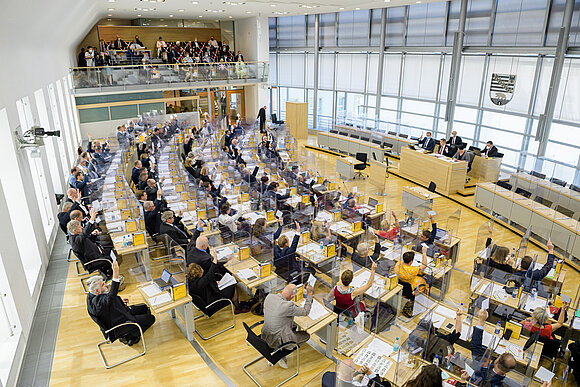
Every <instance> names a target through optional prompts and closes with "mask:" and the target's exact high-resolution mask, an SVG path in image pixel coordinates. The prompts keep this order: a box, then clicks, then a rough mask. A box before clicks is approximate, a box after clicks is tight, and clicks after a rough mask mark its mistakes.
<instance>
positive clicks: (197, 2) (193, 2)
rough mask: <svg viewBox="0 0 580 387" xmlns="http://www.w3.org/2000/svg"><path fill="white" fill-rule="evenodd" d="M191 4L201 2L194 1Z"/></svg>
mask: <svg viewBox="0 0 580 387" xmlns="http://www.w3.org/2000/svg"><path fill="white" fill-rule="evenodd" d="M191 4H194V5H195V4H199V1H192V2H191Z"/></svg>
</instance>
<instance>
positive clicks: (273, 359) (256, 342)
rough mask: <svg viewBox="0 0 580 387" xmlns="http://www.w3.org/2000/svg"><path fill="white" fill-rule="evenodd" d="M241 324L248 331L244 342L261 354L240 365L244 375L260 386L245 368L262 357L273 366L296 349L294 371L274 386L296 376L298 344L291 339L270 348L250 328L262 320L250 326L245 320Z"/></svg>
mask: <svg viewBox="0 0 580 387" xmlns="http://www.w3.org/2000/svg"><path fill="white" fill-rule="evenodd" d="M242 324H244V328H245V329H246V332H247V333H248V336H247V338H246V343H247V344H249V345H251V346H252V347H254V348H255V349H256V350H257V351H258V352H260V355H261V356H260V357H259V358H257V359H254V360H252V361H251V362H249V363H246V364H244V366H243V367H242V368H243V370H244V372H245V373H246V375H248V376H249V377H250V378H251V379H252V380H253V381H254V383H256V384H257V385H258V386H259V387H262V385H261V384H260V383H258V381H257V380H256V379H255V378H254V377H253V376H252V374H250V372H249V371H248V370H247V368H248V367H249V366H251V365H252V364H255V363H257V362H258V361H260V360H262V359H264V358H265V359H266V360H267V361H268V363H269V364H271V365H272V366H273V365H276V363H278V362H279V361H280V359H282V358H284V357H286V356H288V355H289V354H291V353H292V352H294V351H296V372H295V373H294V374H293V375H291V376H290V377H289V378H287V379H285V380H284V381H282V382H281V383H279V384H277V385H276V387H278V386H281V385H282V384H284V383H286V382H287V381H289V380H290V379H292V378H294V377H296V376H298V372H299V371H300V348H299V347H298V344H296V343H295V342H292V341H291V342H288V343H282V345H280V346H279V347H278V348H271V347H270V346H269V345H268V344H267V343H266V342H265V341H264V340H263V339H262V338H261V337H260V336H258V335H257V334H256V333H254V331H253V330H252V329H253V328H255V327H257V326H258V325H261V324H264V321H258V322H257V323H255V324H254V325H252V326H250V327H249V326H248V324H246V323H245V322H243V323H242Z"/></svg>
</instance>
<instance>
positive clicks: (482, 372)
mask: <svg viewBox="0 0 580 387" xmlns="http://www.w3.org/2000/svg"><path fill="white" fill-rule="evenodd" d="M487 317H488V314H487V310H480V311H479V314H478V322H477V325H476V326H475V327H474V328H473V335H472V337H471V355H472V357H473V360H475V361H477V362H481V367H474V368H477V369H475V372H474V373H473V375H472V376H471V380H470V383H472V384H475V385H478V386H480V385H484V386H488V385H489V386H492V387H501V386H503V381H504V379H505V375H506V374H507V373H508V372H510V371H511V370H512V369H514V368H515V366H516V359H515V358H514V356H513V355H512V354H511V353H507V352H506V353H503V354H501V355H500V356H499V357H497V358H496V359H495V360H494V359H492V358H491V356H490V358H484V355H485V353H486V351H487V350H488V349H487V348H486V347H485V346H484V345H483V327H484V326H485V321H486V320H487ZM464 375H465V374H464V373H463V372H462V380H464V379H465V380H466V381H467V378H465V376H464ZM458 385H460V386H466V384H458Z"/></svg>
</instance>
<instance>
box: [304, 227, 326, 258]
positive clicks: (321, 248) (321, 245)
mask: <svg viewBox="0 0 580 387" xmlns="http://www.w3.org/2000/svg"><path fill="white" fill-rule="evenodd" d="M298 232H300V230H298ZM322 250H324V244H323V243H322V242H320V253H322Z"/></svg>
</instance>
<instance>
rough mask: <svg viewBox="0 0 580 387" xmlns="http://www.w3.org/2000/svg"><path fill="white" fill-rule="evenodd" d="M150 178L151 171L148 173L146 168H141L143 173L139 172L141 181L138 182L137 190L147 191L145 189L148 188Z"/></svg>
mask: <svg viewBox="0 0 580 387" xmlns="http://www.w3.org/2000/svg"><path fill="white" fill-rule="evenodd" d="M150 177H151V176H150V175H149V171H147V169H146V168H141V171H140V172H139V181H138V182H137V184H136V186H135V188H137V189H138V190H142V191H145V188H147V180H149V178H150Z"/></svg>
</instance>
